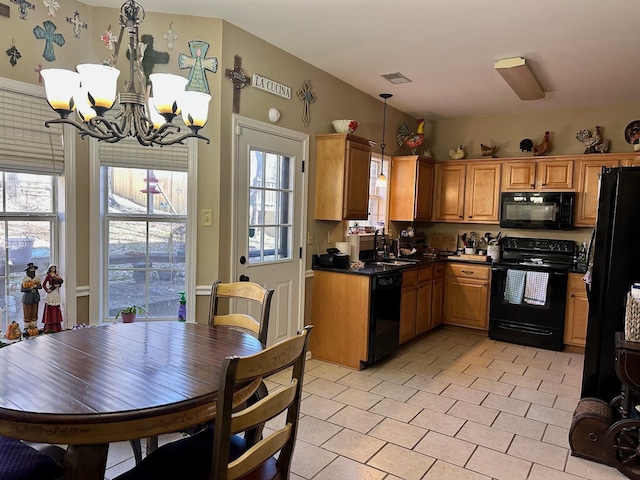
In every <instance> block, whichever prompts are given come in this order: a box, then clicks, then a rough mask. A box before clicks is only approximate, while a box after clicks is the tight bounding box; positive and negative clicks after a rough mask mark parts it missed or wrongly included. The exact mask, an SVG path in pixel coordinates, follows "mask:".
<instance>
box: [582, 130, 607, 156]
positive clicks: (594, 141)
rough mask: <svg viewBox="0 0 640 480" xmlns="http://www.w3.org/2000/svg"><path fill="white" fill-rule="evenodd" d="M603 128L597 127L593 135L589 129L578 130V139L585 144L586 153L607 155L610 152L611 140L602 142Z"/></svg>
mask: <svg viewBox="0 0 640 480" xmlns="http://www.w3.org/2000/svg"><path fill="white" fill-rule="evenodd" d="M601 130H602V127H600V126H599V125H596V128H595V131H594V133H593V135H592V134H591V132H590V131H589V130H587V129H583V130H578V133H576V138H577V139H578V140H580V141H581V142H582V143H584V146H585V149H584V153H607V152H608V151H609V144H610V140H608V139H607V140H602V136H601V135H600V131H601Z"/></svg>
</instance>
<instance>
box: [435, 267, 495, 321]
mask: <svg viewBox="0 0 640 480" xmlns="http://www.w3.org/2000/svg"><path fill="white" fill-rule="evenodd" d="M490 277H491V266H489V265H478V264H473V263H449V264H447V267H446V280H445V307H444V323H445V324H447V325H457V326H460V327H468V328H475V329H479V330H488V326H489V285H490Z"/></svg>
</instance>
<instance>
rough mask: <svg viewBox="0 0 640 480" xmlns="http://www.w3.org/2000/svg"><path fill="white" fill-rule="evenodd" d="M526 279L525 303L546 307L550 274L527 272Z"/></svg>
mask: <svg viewBox="0 0 640 480" xmlns="http://www.w3.org/2000/svg"><path fill="white" fill-rule="evenodd" d="M526 278H527V281H526V286H525V289H524V301H525V302H527V303H529V304H531V305H544V304H545V303H547V284H548V283H549V272H527V276H526Z"/></svg>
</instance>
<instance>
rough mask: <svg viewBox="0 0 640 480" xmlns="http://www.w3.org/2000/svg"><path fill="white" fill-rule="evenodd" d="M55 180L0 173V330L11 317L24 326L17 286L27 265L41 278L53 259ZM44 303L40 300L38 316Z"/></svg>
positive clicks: (51, 177)
mask: <svg viewBox="0 0 640 480" xmlns="http://www.w3.org/2000/svg"><path fill="white" fill-rule="evenodd" d="M54 179H55V177H53V176H51V175H33V174H26V173H12V172H0V308H2V313H3V321H2V324H0V329H2V330H3V331H4V332H6V330H7V325H8V324H9V323H11V322H12V321H14V320H15V321H16V322H18V323H19V324H20V327H21V328H20V329H21V330H22V328H23V325H22V320H23V318H22V302H21V297H22V293H21V292H20V285H21V282H22V278H23V277H24V275H25V274H24V270H25V267H26V266H27V264H28V263H29V262H32V263H34V264H35V265H36V266H38V276H39V277H40V279H41V280H42V279H43V277H44V275H45V274H46V271H47V267H48V266H49V264H50V263H52V262H54V261H55V254H54V252H55V248H54V247H55V242H54V239H55V238H57V213H56V208H55V205H56V202H55V183H56V182H54ZM41 296H42V297H44V293H43V294H42V295H41ZM43 306H44V302H40V315H39V318H42V309H43ZM63 311H64V310H63ZM38 326H39V327H41V325H38Z"/></svg>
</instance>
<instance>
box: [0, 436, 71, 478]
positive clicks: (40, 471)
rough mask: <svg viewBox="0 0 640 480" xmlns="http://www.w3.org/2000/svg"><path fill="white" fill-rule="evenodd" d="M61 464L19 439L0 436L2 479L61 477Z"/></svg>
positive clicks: (0, 472) (0, 471)
mask: <svg viewBox="0 0 640 480" xmlns="http://www.w3.org/2000/svg"><path fill="white" fill-rule="evenodd" d="M62 475H63V470H62V465H60V464H59V463H58V462H56V461H55V460H53V459H52V458H51V457H49V456H47V455H45V454H44V453H40V452H39V451H37V450H36V449H35V448H32V447H30V446H29V445H25V444H24V443H22V442H21V441H20V440H15V439H13V438H8V437H3V436H0V478H1V479H2V480H36V479H37V480H57V479H62Z"/></svg>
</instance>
